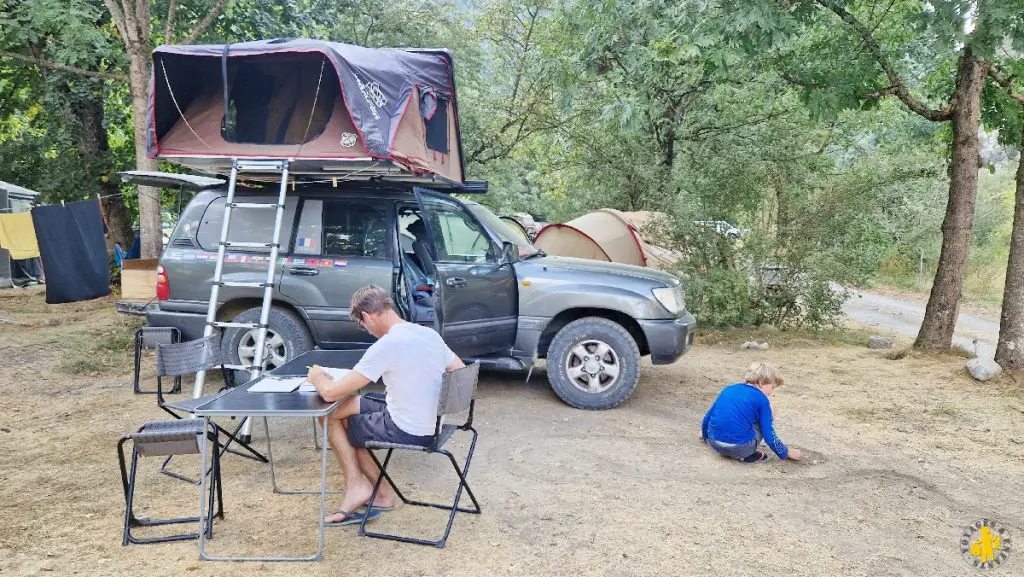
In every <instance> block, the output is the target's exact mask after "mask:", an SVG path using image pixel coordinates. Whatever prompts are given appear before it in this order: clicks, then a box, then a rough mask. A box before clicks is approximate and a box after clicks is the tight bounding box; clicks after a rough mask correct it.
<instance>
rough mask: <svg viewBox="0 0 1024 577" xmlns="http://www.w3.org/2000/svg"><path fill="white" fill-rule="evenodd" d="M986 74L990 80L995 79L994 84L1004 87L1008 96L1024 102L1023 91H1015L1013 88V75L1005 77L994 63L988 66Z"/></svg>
mask: <svg viewBox="0 0 1024 577" xmlns="http://www.w3.org/2000/svg"><path fill="white" fill-rule="evenodd" d="M988 75H989V76H990V77H991V78H992V80H995V81H996V84H998V85H999V86H1002V87H1003V88H1005V89H1006V94H1007V95H1008V96H1009V97H1010V98H1012V99H1014V100H1016V101H1017V102H1020V103H1021V104H1024V93H1020V92H1017V91H1016V90H1014V89H1013V81H1014V80H1016V79H1015V78H1014V77H1013V76H1009V77H1007V76H1006V75H1005V74H1003V71H1002V70H999V68H998V67H997V66H996V65H995V64H992V65H991V66H989V67H988Z"/></svg>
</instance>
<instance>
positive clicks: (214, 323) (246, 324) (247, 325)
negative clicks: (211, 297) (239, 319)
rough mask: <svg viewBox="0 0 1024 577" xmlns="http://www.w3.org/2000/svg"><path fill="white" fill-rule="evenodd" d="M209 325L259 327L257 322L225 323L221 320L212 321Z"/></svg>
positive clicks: (226, 327) (225, 327) (235, 327)
mask: <svg viewBox="0 0 1024 577" xmlns="http://www.w3.org/2000/svg"><path fill="white" fill-rule="evenodd" d="M210 325H211V326H213V327H214V328H218V329H258V328H260V324H259V323H226V322H221V321H214V322H212V323H210Z"/></svg>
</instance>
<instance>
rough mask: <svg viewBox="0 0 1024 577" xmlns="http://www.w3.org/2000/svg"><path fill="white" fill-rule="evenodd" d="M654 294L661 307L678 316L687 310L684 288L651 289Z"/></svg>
mask: <svg viewBox="0 0 1024 577" xmlns="http://www.w3.org/2000/svg"><path fill="white" fill-rule="evenodd" d="M651 292H652V293H654V298H656V299H658V302H659V303H661V306H663V307H665V310H667V311H668V312H670V313H672V314H674V315H677V314H679V313H680V312H682V311H684V310H686V297H685V295H684V293H683V287H682V285H680V286H675V287H662V288H656V289H651Z"/></svg>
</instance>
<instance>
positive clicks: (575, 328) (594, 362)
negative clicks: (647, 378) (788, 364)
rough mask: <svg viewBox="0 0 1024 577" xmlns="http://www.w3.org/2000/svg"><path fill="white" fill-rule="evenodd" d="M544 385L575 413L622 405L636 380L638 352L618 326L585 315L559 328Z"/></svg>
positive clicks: (549, 353)
mask: <svg viewBox="0 0 1024 577" xmlns="http://www.w3.org/2000/svg"><path fill="white" fill-rule="evenodd" d="M547 365H548V382H550V383H551V388H552V389H554V391H555V394H557V395H558V396H559V397H560V398H561V399H562V400H563V401H565V402H566V403H568V404H570V405H572V406H574V407H576V408H577V409H587V410H602V409H611V408H613V407H617V406H618V405H620V404H622V402H623V401H625V400H626V399H627V398H629V395H631V394H632V393H633V391H634V390H635V389H636V384H637V381H638V380H639V379H640V349H639V348H638V347H637V345H636V341H635V340H633V337H632V335H630V334H629V331H627V330H626V329H624V328H623V327H622V325H620V324H618V323H616V322H614V321H610V320H608V319H605V318H601V317H584V318H582V319H578V320H575V321H573V322H571V323H569V324H567V325H565V326H564V327H562V328H561V329H560V330H559V331H558V333H557V334H555V338H554V339H552V340H551V345H550V346H549V347H548V354H547Z"/></svg>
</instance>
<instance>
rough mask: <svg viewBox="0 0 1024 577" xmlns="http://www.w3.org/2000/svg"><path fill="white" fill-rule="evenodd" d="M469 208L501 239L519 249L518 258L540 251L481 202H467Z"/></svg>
mask: <svg viewBox="0 0 1024 577" xmlns="http://www.w3.org/2000/svg"><path fill="white" fill-rule="evenodd" d="M468 206H469V210H470V211H472V212H473V215H474V216H476V217H477V218H479V219H480V221H481V222H483V224H484V226H486V227H487V228H488V229H490V230H491V231H493V232H494V233H495V234H497V235H498V237H500V238H501V240H502V241H508V242H511V243H512V244H514V245H516V249H518V251H519V258H526V257H530V256H533V255H535V254H537V253H539V252H540V250H538V249H537V247H535V246H533V245H532V244H530V241H528V240H526V239H524V238H523V235H522V234H516V232H515V231H514V230H512V228H511V227H510V226H509V225H508V224H506V223H505V222H504V221H502V220H501V219H500V218H498V217H497V216H495V214H494V213H493V212H491V211H489V210H487V208H486V207H484V206H483V205H481V204H469V205H468Z"/></svg>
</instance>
